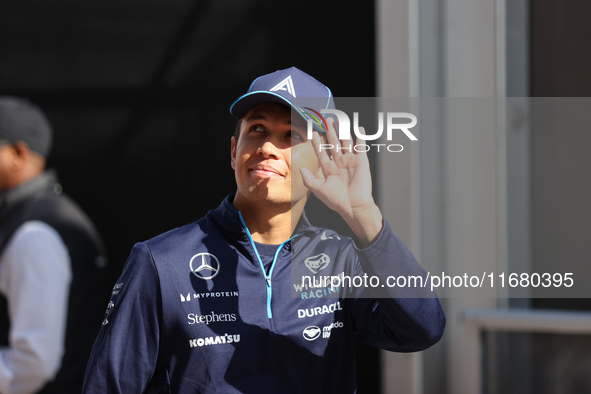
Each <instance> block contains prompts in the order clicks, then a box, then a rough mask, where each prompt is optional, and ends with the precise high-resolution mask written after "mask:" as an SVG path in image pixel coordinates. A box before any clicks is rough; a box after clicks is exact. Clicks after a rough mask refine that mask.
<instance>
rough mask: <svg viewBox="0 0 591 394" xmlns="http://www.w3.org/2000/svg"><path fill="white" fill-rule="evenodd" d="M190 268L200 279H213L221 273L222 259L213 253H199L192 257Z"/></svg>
mask: <svg viewBox="0 0 591 394" xmlns="http://www.w3.org/2000/svg"><path fill="white" fill-rule="evenodd" d="M189 268H191V272H192V273H193V275H195V276H196V277H198V278H199V279H204V280H207V279H213V278H215V277H216V276H217V274H219V273H220V261H219V260H218V258H217V257H215V256H214V255H213V254H211V253H198V254H196V255H195V256H193V257H192V258H191V261H190V262H189Z"/></svg>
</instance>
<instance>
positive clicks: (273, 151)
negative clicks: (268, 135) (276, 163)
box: [257, 139, 279, 158]
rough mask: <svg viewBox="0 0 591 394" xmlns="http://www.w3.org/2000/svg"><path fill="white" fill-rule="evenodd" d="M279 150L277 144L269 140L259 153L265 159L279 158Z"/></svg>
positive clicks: (260, 148)
mask: <svg viewBox="0 0 591 394" xmlns="http://www.w3.org/2000/svg"><path fill="white" fill-rule="evenodd" d="M278 150H279V149H278V148H277V146H276V145H275V143H274V142H273V141H271V140H269V139H267V140H265V141H264V142H263V143H262V144H261V145H260V146H259V148H258V150H257V153H258V154H260V155H263V156H264V157H270V156H272V157H275V158H277V157H278V155H277V154H278Z"/></svg>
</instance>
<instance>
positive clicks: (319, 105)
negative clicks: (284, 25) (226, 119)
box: [230, 67, 335, 133]
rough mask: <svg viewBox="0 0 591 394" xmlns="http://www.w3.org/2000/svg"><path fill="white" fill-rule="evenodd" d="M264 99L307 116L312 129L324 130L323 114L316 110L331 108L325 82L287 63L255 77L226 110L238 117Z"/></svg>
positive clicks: (330, 100) (306, 118) (331, 98)
mask: <svg viewBox="0 0 591 394" xmlns="http://www.w3.org/2000/svg"><path fill="white" fill-rule="evenodd" d="M268 102H274V103H280V104H285V105H287V106H290V107H291V108H293V109H294V110H295V111H297V112H298V113H299V114H300V115H301V116H302V117H303V118H304V119H305V120H308V119H311V120H312V124H313V126H314V129H316V130H318V131H320V132H323V133H324V132H326V121H325V118H326V117H325V116H324V115H322V114H321V113H320V110H322V109H329V108H330V109H334V108H335V106H334V98H333V96H332V92H331V91H330V89H329V88H328V86H325V85H324V84H323V83H321V82H318V81H317V80H316V79H315V78H314V77H312V76H310V75H308V74H306V73H305V72H303V71H301V70H299V69H297V68H295V67H291V68H287V69H285V70H277V71H275V72H273V73H270V74H266V75H263V76H260V77H258V78H257V79H255V80H254V82H253V83H252V84H251V85H250V88H248V92H247V93H246V94H244V95H242V96H240V97H239V98H238V99H237V100H236V101H234V103H233V104H232V105H231V106H230V113H231V114H232V115H233V116H235V117H236V118H238V119H240V118H242V117H243V116H244V114H246V113H247V112H248V111H249V110H250V109H251V108H252V107H254V106H255V105H258V104H262V103H268Z"/></svg>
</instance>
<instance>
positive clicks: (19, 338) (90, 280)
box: [0, 96, 107, 394]
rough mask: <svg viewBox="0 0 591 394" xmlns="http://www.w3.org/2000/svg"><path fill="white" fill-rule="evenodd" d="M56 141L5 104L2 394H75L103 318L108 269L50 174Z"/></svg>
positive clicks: (0, 159) (37, 116)
mask: <svg viewBox="0 0 591 394" xmlns="http://www.w3.org/2000/svg"><path fill="white" fill-rule="evenodd" d="M51 139H52V131H51V127H50V125H49V122H48V121H47V118H46V117H45V115H44V114H43V112H42V111H41V110H40V109H39V108H38V107H37V106H36V105H34V104H33V103H31V102H29V101H27V100H23V99H20V98H16V97H8V96H0V393H2V394H15V393H34V392H39V393H60V394H63V393H75V392H76V393H79V392H80V390H81V387H82V381H83V378H84V369H85V361H86V359H87V357H88V355H89V354H90V350H91V348H92V343H93V340H94V338H95V336H96V333H97V332H98V329H97V328H98V327H97V325H98V323H99V322H100V321H101V317H102V313H103V311H104V302H105V299H104V297H101V294H107V293H106V292H105V284H106V283H107V282H106V273H105V269H104V266H105V264H106V259H105V256H104V252H103V246H102V241H101V240H100V238H99V237H98V235H97V233H96V231H95V229H94V227H93V225H92V223H91V222H90V220H89V219H88V218H87V217H86V215H85V214H84V213H83V212H82V211H81V210H80V208H78V206H77V205H75V204H74V202H72V201H71V200H70V199H69V198H68V197H67V196H66V195H64V194H63V193H62V186H61V185H60V184H59V183H58V181H57V178H56V175H55V173H54V172H52V171H45V165H46V157H47V155H48V154H49V151H50V146H51Z"/></svg>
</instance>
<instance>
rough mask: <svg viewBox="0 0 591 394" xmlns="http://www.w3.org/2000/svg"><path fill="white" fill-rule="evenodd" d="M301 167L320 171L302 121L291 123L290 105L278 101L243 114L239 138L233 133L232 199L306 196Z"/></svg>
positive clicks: (293, 199) (285, 200)
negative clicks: (233, 173) (234, 190)
mask: <svg viewBox="0 0 591 394" xmlns="http://www.w3.org/2000/svg"><path fill="white" fill-rule="evenodd" d="M300 167H305V168H307V169H309V170H310V171H311V172H312V174H315V175H317V174H318V173H319V165H318V159H317V158H316V154H315V153H314V148H313V146H312V143H311V142H310V141H308V140H307V139H306V124H305V123H304V121H303V120H300V119H297V121H294V122H293V123H292V119H291V111H290V109H289V108H288V107H286V106H282V105H280V104H275V103H263V104H259V105H257V106H255V107H253V108H251V109H250V111H248V112H247V113H246V114H245V115H244V117H243V118H242V121H241V126H240V138H239V139H238V142H236V140H235V138H234V137H232V168H234V171H235V175H236V184H237V186H238V192H237V195H236V200H235V201H241V200H243V199H245V200H248V201H250V202H265V203H267V204H287V203H289V204H291V203H292V202H293V203H295V202H297V201H299V200H301V199H302V198H305V197H307V195H308V189H307V188H306V187H305V186H304V185H303V182H302V177H301V174H300V171H299V168H300Z"/></svg>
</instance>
